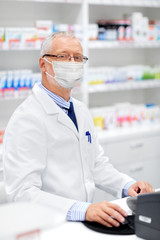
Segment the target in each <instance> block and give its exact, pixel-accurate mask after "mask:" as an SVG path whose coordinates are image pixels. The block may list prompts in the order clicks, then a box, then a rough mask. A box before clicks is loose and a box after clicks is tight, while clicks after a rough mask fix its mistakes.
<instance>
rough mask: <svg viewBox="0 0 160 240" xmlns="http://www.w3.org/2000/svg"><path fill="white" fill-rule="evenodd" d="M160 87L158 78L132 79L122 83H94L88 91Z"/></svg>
mask: <svg viewBox="0 0 160 240" xmlns="http://www.w3.org/2000/svg"><path fill="white" fill-rule="evenodd" d="M157 87H160V80H142V81H139V82H138V81H137V82H136V81H132V82H124V83H108V84H95V85H90V86H89V89H88V91H89V93H96V92H112V91H121V90H134V89H145V88H157Z"/></svg>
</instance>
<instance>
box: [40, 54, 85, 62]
mask: <svg viewBox="0 0 160 240" xmlns="http://www.w3.org/2000/svg"><path fill="white" fill-rule="evenodd" d="M58 55H60V54H58ZM58 55H53V54H44V55H43V56H42V58H44V57H58ZM69 57H70V58H74V56H73V57H72V56H70V55H69ZM82 59H83V63H86V62H87V61H88V57H86V56H82ZM75 62H77V61H75Z"/></svg>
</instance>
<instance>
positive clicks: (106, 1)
mask: <svg viewBox="0 0 160 240" xmlns="http://www.w3.org/2000/svg"><path fill="white" fill-rule="evenodd" d="M88 2H89V4H99V5H111V6H131V7H160V1H159V0H88Z"/></svg>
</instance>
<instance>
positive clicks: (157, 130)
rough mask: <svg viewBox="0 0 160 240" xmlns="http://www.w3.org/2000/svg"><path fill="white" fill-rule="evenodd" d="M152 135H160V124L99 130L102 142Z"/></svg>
mask: <svg viewBox="0 0 160 240" xmlns="http://www.w3.org/2000/svg"><path fill="white" fill-rule="evenodd" d="M151 135H160V124H149V125H146V126H143V125H142V126H137V127H130V128H125V129H115V130H108V131H107V130H102V131H99V132H98V138H99V140H100V143H101V144H103V143H106V142H116V141H121V140H126V139H129V138H132V139H133V138H135V139H138V138H139V137H147V136H151Z"/></svg>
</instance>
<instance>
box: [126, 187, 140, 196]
mask: <svg viewBox="0 0 160 240" xmlns="http://www.w3.org/2000/svg"><path fill="white" fill-rule="evenodd" d="M138 189H139V188H137V191H136V189H133V188H130V189H129V191H128V194H129V196H131V197H136V196H137V195H138V194H137V192H138Z"/></svg>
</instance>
